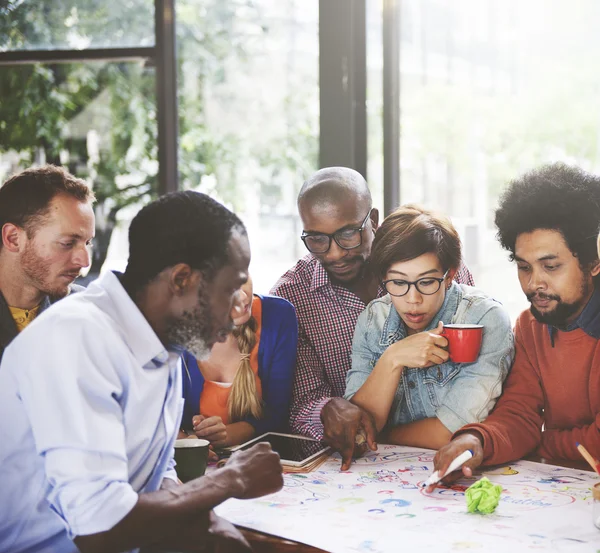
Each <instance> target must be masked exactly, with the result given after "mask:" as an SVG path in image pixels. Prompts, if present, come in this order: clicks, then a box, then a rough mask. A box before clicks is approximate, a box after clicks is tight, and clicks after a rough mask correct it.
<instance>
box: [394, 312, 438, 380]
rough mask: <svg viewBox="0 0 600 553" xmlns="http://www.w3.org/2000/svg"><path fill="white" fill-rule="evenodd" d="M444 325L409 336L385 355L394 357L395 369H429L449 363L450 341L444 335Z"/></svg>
mask: <svg viewBox="0 0 600 553" xmlns="http://www.w3.org/2000/svg"><path fill="white" fill-rule="evenodd" d="M443 331H444V323H442V322H441V321H440V322H439V324H438V326H437V327H436V328H434V329H433V330H426V331H425V332H419V333H418V334H413V335H412V336H407V337H406V338H403V339H402V340H400V341H398V342H396V343H394V344H392V345H391V346H390V347H389V348H388V349H387V350H386V351H385V353H384V355H386V356H388V357H389V356H392V357H393V365H394V367H403V368H404V367H411V368H412V367H418V368H422V369H423V368H427V367H431V366H432V365H439V364H440V363H445V362H446V361H448V358H449V356H448V352H447V351H446V349H445V348H446V347H447V346H448V340H447V339H446V337H445V336H444V334H443Z"/></svg>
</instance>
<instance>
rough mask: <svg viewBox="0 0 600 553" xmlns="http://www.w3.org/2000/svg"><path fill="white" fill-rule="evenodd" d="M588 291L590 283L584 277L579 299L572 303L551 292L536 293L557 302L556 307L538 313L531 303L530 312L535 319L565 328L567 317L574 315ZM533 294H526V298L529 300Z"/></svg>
mask: <svg viewBox="0 0 600 553" xmlns="http://www.w3.org/2000/svg"><path fill="white" fill-rule="evenodd" d="M589 292H590V284H589V282H588V280H587V279H584V281H583V283H582V285H581V299H580V300H578V301H576V302H574V303H565V302H563V301H562V300H561V299H560V296H556V295H551V294H538V295H539V296H540V297H542V298H548V299H553V300H556V301H557V302H558V303H557V305H556V307H555V308H554V309H553V310H552V311H549V312H547V313H540V312H539V311H538V310H537V309H536V308H535V306H534V305H533V304H531V307H530V308H529V309H530V311H531V314H532V315H533V316H534V317H535V319H536V321H538V322H540V323H544V324H547V325H550V326H555V327H557V328H565V327H566V326H567V324H568V321H569V319H570V318H571V317H572V316H573V315H575V313H577V312H578V311H579V310H580V309H581V308H582V307H583V306H584V305H585V303H586V302H587V301H588V296H589ZM534 296H535V294H528V295H527V299H528V300H529V301H531V298H533V297H534Z"/></svg>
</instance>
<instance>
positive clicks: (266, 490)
mask: <svg viewBox="0 0 600 553" xmlns="http://www.w3.org/2000/svg"><path fill="white" fill-rule="evenodd" d="M222 470H223V471H226V470H227V471H231V472H232V477H233V478H234V479H235V483H236V484H238V486H239V490H238V491H237V492H236V493H235V494H234V496H233V497H237V498H238V499H253V498H255V497H261V496H263V495H267V494H270V493H275V492H277V491H279V490H280V489H281V488H282V487H283V475H282V468H281V462H280V461H279V455H278V454H277V453H275V452H274V451H273V450H272V449H271V446H270V445H269V444H268V443H266V442H260V443H258V444H256V445H255V446H252V447H251V448H250V449H246V450H244V451H236V452H235V453H234V454H233V455H232V456H231V457H230V458H229V461H227V464H226V465H225V467H224V468H223V469H222Z"/></svg>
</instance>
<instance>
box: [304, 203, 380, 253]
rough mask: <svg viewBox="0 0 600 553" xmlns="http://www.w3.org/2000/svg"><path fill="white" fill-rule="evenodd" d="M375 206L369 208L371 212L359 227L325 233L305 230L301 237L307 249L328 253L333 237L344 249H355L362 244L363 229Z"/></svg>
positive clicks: (312, 251) (313, 251)
mask: <svg viewBox="0 0 600 553" xmlns="http://www.w3.org/2000/svg"><path fill="white" fill-rule="evenodd" d="M371 211H373V208H371V209H369V213H367V216H366V217H365V219H364V221H363V222H362V225H360V227H358V228H347V229H342V230H338V231H336V232H334V233H333V234H325V233H322V232H306V231H304V232H303V233H302V235H301V236H300V238H301V239H302V242H304V245H305V246H306V249H307V250H308V251H309V252H311V253H326V252H328V251H329V248H330V247H331V239H332V238H333V239H334V240H335V243H336V244H337V245H338V246H339V247H340V248H342V249H343V250H353V249H354V248H358V247H359V246H360V245H362V231H363V229H364V228H365V226H366V225H367V221H368V220H369V216H370V215H371Z"/></svg>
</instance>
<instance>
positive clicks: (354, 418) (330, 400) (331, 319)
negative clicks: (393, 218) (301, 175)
mask: <svg viewBox="0 0 600 553" xmlns="http://www.w3.org/2000/svg"><path fill="white" fill-rule="evenodd" d="M298 211H299V213H300V218H301V220H302V224H303V227H304V231H303V232H302V235H301V239H302V241H303V242H304V245H305V246H306V248H307V249H308V251H309V252H310V253H309V255H307V256H306V257H304V258H302V259H301V260H299V261H298V262H297V263H296V265H295V266H294V267H293V268H292V269H290V270H289V271H287V272H286V273H285V274H284V275H283V276H282V277H281V278H280V279H279V281H278V282H277V283H276V284H275V286H274V287H273V288H272V290H271V293H272V294H274V295H277V296H281V297H283V298H285V299H287V300H288V301H289V302H291V303H292V304H293V305H294V307H295V308H296V313H297V316H298V356H297V362H296V376H295V381H294V388H293V392H292V404H291V409H290V426H291V428H292V430H293V431H294V432H297V433H299V434H304V435H306V436H310V437H312V438H315V439H317V440H324V441H326V442H327V443H328V444H330V445H331V446H332V447H333V448H334V449H336V450H338V451H339V452H340V453H341V455H342V470H346V469H347V468H348V467H349V466H350V462H351V460H352V455H353V454H355V453H356V454H358V453H360V452H362V451H364V450H365V447H366V445H365V442H366V444H367V445H368V447H370V448H371V449H374V448H375V447H376V444H375V426H374V424H373V420H372V418H371V416H370V415H369V414H368V413H366V412H365V411H364V410H362V409H361V408H360V407H358V406H356V405H353V404H351V403H350V402H348V401H346V400H344V399H343V395H344V390H345V388H346V373H347V372H348V371H349V370H350V366H351V362H350V354H351V351H352V337H353V335H354V329H355V327H356V321H357V319H358V316H359V315H360V314H361V313H362V311H363V310H364V309H365V307H366V306H367V305H368V304H369V302H370V301H372V300H374V299H376V298H378V297H381V296H383V295H384V294H385V288H384V287H383V286H382V283H381V282H380V281H379V279H378V278H377V276H376V275H375V274H374V273H373V272H372V271H371V270H370V268H369V264H368V258H369V255H370V253H371V246H372V243H373V237H374V235H375V231H376V230H377V226H378V222H379V212H378V210H377V209H376V208H374V207H373V205H372V199H371V192H370V191H369V187H368V186H367V183H366V181H365V179H364V178H363V177H362V175H360V173H358V172H356V171H354V170H353V169H349V168H346V167H328V168H325V169H321V170H319V171H317V172H316V173H315V174H314V175H313V176H312V177H310V178H309V179H308V180H307V181H306V182H305V183H304V184H303V186H302V189H301V190H300V194H299V195H298ZM455 280H456V281H457V282H459V283H462V284H469V285H473V277H472V276H471V273H470V272H469V270H468V269H467V268H466V267H465V266H464V265H461V267H460V268H459V270H458V271H457V273H456V276H455ZM357 444H358V445H357Z"/></svg>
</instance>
